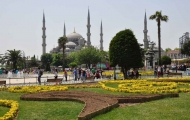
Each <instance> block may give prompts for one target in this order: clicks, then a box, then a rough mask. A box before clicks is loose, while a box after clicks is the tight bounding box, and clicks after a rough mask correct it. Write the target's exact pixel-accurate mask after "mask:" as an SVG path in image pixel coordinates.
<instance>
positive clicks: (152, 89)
mask: <svg viewBox="0 0 190 120" xmlns="http://www.w3.org/2000/svg"><path fill="white" fill-rule="evenodd" d="M99 83H100V84H101V85H102V88H103V89H105V90H110V91H113V92H126V93H148V94H152V93H179V92H190V84H188V83H187V84H182V83H175V82H151V81H147V80H106V81H101V82H99ZM110 83H111V84H118V88H114V87H109V86H106V84H110ZM178 85H183V87H178Z"/></svg>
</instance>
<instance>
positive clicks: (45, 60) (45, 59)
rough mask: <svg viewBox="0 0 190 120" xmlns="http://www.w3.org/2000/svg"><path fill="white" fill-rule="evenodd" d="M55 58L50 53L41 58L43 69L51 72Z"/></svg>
mask: <svg viewBox="0 0 190 120" xmlns="http://www.w3.org/2000/svg"><path fill="white" fill-rule="evenodd" d="M52 60H53V57H52V55H51V54H49V53H45V54H43V55H42V56H41V62H42V67H43V68H45V70H46V71H50V64H51V63H52Z"/></svg>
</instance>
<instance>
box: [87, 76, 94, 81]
mask: <svg viewBox="0 0 190 120" xmlns="http://www.w3.org/2000/svg"><path fill="white" fill-rule="evenodd" d="M86 80H94V76H90V77H86Z"/></svg>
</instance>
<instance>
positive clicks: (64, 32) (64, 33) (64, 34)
mask: <svg viewBox="0 0 190 120" xmlns="http://www.w3.org/2000/svg"><path fill="white" fill-rule="evenodd" d="M63 37H66V28H65V22H64V29H63Z"/></svg>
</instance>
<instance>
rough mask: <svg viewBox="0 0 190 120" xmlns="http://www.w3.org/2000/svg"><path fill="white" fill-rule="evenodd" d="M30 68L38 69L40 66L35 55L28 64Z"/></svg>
mask: <svg viewBox="0 0 190 120" xmlns="http://www.w3.org/2000/svg"><path fill="white" fill-rule="evenodd" d="M28 66H29V67H38V66H39V64H38V62H37V59H36V58H35V55H34V57H31V61H30V62H29V63H28Z"/></svg>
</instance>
